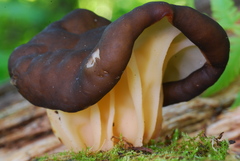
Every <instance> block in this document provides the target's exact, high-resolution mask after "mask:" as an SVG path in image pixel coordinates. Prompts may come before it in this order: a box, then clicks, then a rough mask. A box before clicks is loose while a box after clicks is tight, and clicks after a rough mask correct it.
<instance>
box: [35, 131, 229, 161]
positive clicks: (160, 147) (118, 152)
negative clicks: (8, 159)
mask: <svg viewBox="0 0 240 161" xmlns="http://www.w3.org/2000/svg"><path fill="white" fill-rule="evenodd" d="M220 139H221V135H220V136H219V137H217V138H216V137H207V136H206V135H205V134H204V132H201V133H199V134H198V135H197V136H195V137H190V136H188V135H187V134H185V133H182V132H179V131H178V130H176V131H175V132H174V133H173V135H172V136H170V137H166V139H165V141H159V142H155V141H151V143H149V145H146V146H144V147H133V146H131V144H130V143H128V142H127V141H126V140H125V139H124V138H123V137H122V138H119V143H118V144H117V145H116V146H115V147H114V148H113V149H112V150H110V151H100V152H90V150H89V149H87V150H85V151H80V152H78V153H74V152H72V151H66V152H61V153H57V154H53V155H49V156H43V157H40V158H36V159H34V160H35V161H54V160H56V161H57V160H63V161H72V160H74V161H75V160H89V161H91V160H93V161H108V160H110V161H111V160H118V161H128V160H133V161H135V160H136V161H147V160H156V161H158V160H161V161H164V160H168V161H169V160H171V161H175V160H181V161H185V160H186V161H187V160H197V161H201V160H204V161H205V160H225V159H226V157H227V156H228V152H227V151H228V147H229V143H228V141H226V140H222V141H221V140H220ZM228 158H230V157H228Z"/></svg>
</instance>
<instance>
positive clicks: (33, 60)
mask: <svg viewBox="0 0 240 161" xmlns="http://www.w3.org/2000/svg"><path fill="white" fill-rule="evenodd" d="M228 53H229V41H228V38H227V35H226V33H225V31H224V30H223V29H222V28H221V27H220V26H219V25H218V24H217V23H216V22H215V21H213V20H212V19H210V18H209V17H207V16H205V15H203V14H201V13H199V12H197V11H195V10H193V9H191V8H189V7H183V6H175V5H170V4H167V3H164V2H152V3H147V4H145V5H143V6H140V7H138V8H136V9H134V10H132V11H131V12H129V13H127V14H125V15H123V16H122V17H120V18H119V19H117V20H116V21H115V22H112V23H110V22H109V21H108V20H106V19H104V18H102V17H99V16H97V15H95V14H94V13H92V12H90V11H87V10H82V9H78V10H75V11H73V12H71V13H69V14H68V15H67V16H65V17H64V18H63V19H62V20H60V21H57V22H55V23H53V24H51V25H49V26H48V27H47V28H46V29H45V30H43V31H42V32H41V33H39V34H38V35H37V36H35V37H34V38H33V39H32V40H31V41H29V42H28V43H27V44H25V45H22V46H20V47H19V48H17V49H16V50H15V51H14V52H13V53H12V55H11V57H10V59H9V72H10V76H11V78H12V82H13V83H14V85H15V86H16V87H17V88H18V90H19V92H20V93H21V94H22V95H23V96H24V97H25V98H26V99H28V100H29V101H30V102H31V103H33V104H35V105H38V106H42V107H46V108H48V110H47V112H48V116H49V118H50V121H51V124H52V127H53V130H54V133H55V135H56V136H57V137H58V138H60V140H61V141H62V142H63V143H64V144H65V145H66V146H67V147H69V148H70V149H73V150H75V151H78V150H82V149H85V148H87V147H90V149H91V150H93V151H96V150H108V149H111V148H112V147H113V145H114V142H113V141H112V139H111V138H112V136H115V137H119V136H120V135H122V136H123V137H125V138H126V140H127V141H128V142H130V143H131V144H133V145H134V146H142V145H143V144H146V143H148V142H149V140H150V139H156V138H158V137H159V134H160V132H161V124H162V113H161V108H162V106H163V105H169V104H173V103H178V102H181V101H187V100H189V99H191V98H193V97H195V96H197V95H199V94H200V93H201V92H203V91H204V90H205V89H206V88H207V87H209V86H211V85H212V84H213V83H214V82H215V81H216V80H217V79H218V78H219V77H220V75H221V73H222V72H223V71H224V69H225V66H226V64H227V61H228Z"/></svg>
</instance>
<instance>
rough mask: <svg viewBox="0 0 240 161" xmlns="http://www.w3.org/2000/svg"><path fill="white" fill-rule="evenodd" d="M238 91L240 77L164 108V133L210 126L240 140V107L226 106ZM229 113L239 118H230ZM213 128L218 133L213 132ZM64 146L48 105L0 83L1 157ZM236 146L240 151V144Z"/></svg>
mask: <svg viewBox="0 0 240 161" xmlns="http://www.w3.org/2000/svg"><path fill="white" fill-rule="evenodd" d="M238 91H240V78H239V79H238V80H237V81H235V82H234V83H233V84H232V85H231V86H229V87H228V88H227V89H226V90H224V91H222V92H221V93H218V94H217V95H215V96H213V97H212V98H200V97H198V98H195V99H193V100H191V101H189V102H185V103H180V104H176V105H172V106H168V107H165V108H163V116H164V117H163V118H164V122H163V129H162V136H166V135H168V134H170V133H171V132H172V131H173V130H174V129H176V128H178V129H180V130H182V131H185V132H189V133H191V132H195V131H199V130H206V129H207V132H208V133H209V134H212V135H219V133H220V132H225V133H226V134H227V135H224V136H225V138H230V139H233V138H234V139H235V140H236V141H237V142H240V141H239V140H240V127H239V119H238V117H237V115H238V114H237V112H238V113H240V110H239V109H238V110H236V111H232V110H230V111H228V110H226V109H227V108H228V107H229V106H230V105H231V103H232V102H233V100H234V99H235V97H236V93H237V92H238ZM224 111H227V112H224ZM221 113H222V115H220V114H221ZM229 117H230V118H231V119H233V120H234V119H235V120H234V121H229V119H228V118H229ZM221 120H222V121H221ZM234 123H235V124H234ZM230 125H232V126H230ZM226 127H229V128H226ZM216 129H218V131H217V130H216ZM221 129H222V130H221ZM211 130H212V131H214V132H215V133H211ZM230 134H231V135H230ZM229 136H231V137H229ZM232 136H234V137H232ZM238 139H239V140H238ZM236 145H237V144H236ZM64 150H66V148H65V147H64V145H62V143H60V141H59V140H58V139H57V138H56V137H55V136H54V135H53V133H52V130H51V126H50V123H49V121H48V118H47V115H46V111H45V109H43V108H40V107H35V106H33V105H31V104H30V103H29V102H28V101H26V100H25V99H24V98H23V97H21V96H20V94H18V93H17V91H16V90H15V89H14V88H13V87H12V86H11V85H9V84H7V85H5V86H3V87H0V158H1V159H3V160H5V161H7V160H17V161H19V160H31V159H32V158H34V157H36V156H41V155H45V154H47V153H54V152H59V151H64ZM234 150H235V151H240V149H239V148H236V147H235V148H234Z"/></svg>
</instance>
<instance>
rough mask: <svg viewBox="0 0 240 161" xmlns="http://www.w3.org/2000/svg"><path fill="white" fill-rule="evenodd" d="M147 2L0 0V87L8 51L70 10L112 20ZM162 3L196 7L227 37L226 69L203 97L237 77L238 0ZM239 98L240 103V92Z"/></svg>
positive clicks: (5, 79)
mask: <svg viewBox="0 0 240 161" xmlns="http://www.w3.org/2000/svg"><path fill="white" fill-rule="evenodd" d="M149 1H153V0H129V1H125V0H0V85H1V84H3V83H5V82H8V81H9V76H8V70H7V63H8V57H9V55H10V54H11V52H12V51H13V50H14V49H15V48H16V47H17V46H19V45H21V44H24V43H27V42H28V41H29V40H30V39H31V38H32V37H33V36H34V35H36V34H37V33H39V32H40V31H41V30H43V29H44V28H45V27H46V26H47V25H48V24H50V23H52V22H54V21H57V20H59V19H61V18H62V17H63V16H64V15H66V14H67V13H68V12H70V11H72V10H73V9H76V8H85V9H89V10H91V11H93V12H95V13H96V14H98V15H100V16H103V17H105V18H107V19H109V20H112V21H114V20H115V19H117V18H118V17H120V16H121V15H123V14H124V13H127V12H129V11H130V10H132V9H133V8H135V7H137V6H140V5H142V4H144V3H147V2H149ZM163 1H165V2H168V3H173V4H177V5H187V6H191V7H195V8H197V9H198V10H200V11H201V12H204V13H206V14H209V15H211V16H212V17H213V18H214V19H215V20H217V21H218V22H219V23H220V24H221V25H222V26H223V28H224V29H225V30H226V31H227V32H228V34H229V39H230V41H231V54H230V61H229V63H228V66H227V69H226V70H225V72H224V74H223V75H222V76H221V78H220V80H219V81H218V82H217V83H216V84H215V85H214V86H212V87H211V88H209V89H208V90H207V91H206V92H205V96H209V95H212V94H214V93H216V92H217V91H219V90H221V89H222V88H224V87H226V86H228V85H229V84H230V83H231V82H232V81H234V80H235V79H236V78H237V77H239V76H240V65H239V62H240V56H239V54H240V45H239V44H240V10H239V8H238V7H237V4H238V6H240V0H163ZM210 5H211V7H210ZM238 97H239V99H238V100H239V104H240V93H239V96H238Z"/></svg>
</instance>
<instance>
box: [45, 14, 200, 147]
mask: <svg viewBox="0 0 240 161" xmlns="http://www.w3.org/2000/svg"><path fill="white" fill-rule="evenodd" d="M175 38H176V39H175ZM189 46H191V48H189V49H192V50H191V51H194V52H195V51H197V52H198V54H195V53H189V52H186V50H185V49H188V48H187V47H189ZM193 46H194V45H193V44H192V43H191V42H190V41H189V40H187V39H186V38H185V36H183V35H182V34H181V33H180V31H179V30H177V29H176V28H174V27H172V26H171V24H169V23H168V22H167V20H166V19H163V20H161V21H160V22H158V23H156V24H154V25H152V26H151V27H149V28H147V29H146V30H145V31H144V32H143V33H142V34H141V35H140V37H139V38H138V39H137V41H136V42H135V45H134V50H133V53H132V57H131V59H130V61H129V64H128V66H127V68H126V70H125V71H124V73H123V75H122V77H121V79H120V81H119V83H118V84H117V85H116V86H115V87H114V88H113V89H112V90H111V91H110V92H109V93H108V94H107V95H106V96H104V98H103V99H101V100H100V101H99V102H98V103H97V104H95V105H93V106H91V107H89V108H87V109H85V110H83V111H80V112H77V113H66V112H62V111H58V112H56V111H53V110H47V112H48V116H49V118H50V121H51V124H52V127H53V130H54V133H55V135H56V136H57V137H58V138H60V140H61V141H62V142H63V143H64V144H65V145H66V146H67V147H68V148H69V149H72V150H74V151H79V150H82V149H86V148H87V147H88V148H90V149H91V150H92V151H97V150H109V149H111V148H112V147H113V145H114V144H115V143H114V142H113V140H112V139H111V138H112V136H115V137H120V135H122V136H123V137H124V138H125V139H126V140H127V141H128V142H130V143H132V144H133V146H136V147H137V146H142V145H143V144H145V143H148V142H149V140H150V139H156V138H158V137H159V134H160V132H161V124H162V104H163V94H162V93H163V92H162V82H163V75H165V77H164V81H165V82H166V81H169V80H176V79H178V78H184V77H186V76H187V75H188V74H189V73H191V72H192V71H191V70H188V71H187V72H179V71H175V73H178V74H175V75H174V76H172V74H171V73H170V72H171V70H175V69H182V68H187V69H189V68H190V69H192V70H195V69H197V68H199V67H201V65H202V62H204V61H205V60H202V58H203V57H202V56H201V54H200V52H199V51H198V50H195V49H193ZM183 49H184V50H183ZM181 51H184V52H186V53H187V55H190V56H191V57H192V58H190V59H196V58H195V56H200V59H199V60H197V61H199V62H197V63H196V61H195V62H194V63H193V64H194V65H196V64H199V66H195V67H190V66H189V65H186V66H184V64H185V63H181V62H180V63H176V60H178V59H176V58H174V57H173V56H174V54H178V53H180V55H181V56H179V57H180V58H181V59H180V60H183V59H182V58H184V59H185V57H186V56H184V55H183V54H182V53H181ZM99 52H101V51H99ZM193 55H194V56H193ZM171 58H174V59H175V60H174V59H171ZM203 59H204V58H203ZM169 60H170V61H169ZM168 61H169V62H173V63H174V64H175V65H174V64H173V65H168ZM188 61H189V60H188ZM190 61H192V60H190ZM191 64H192V63H191ZM176 65H177V66H180V67H176ZM165 70H166V73H165V74H164V73H163V72H164V71H165ZM79 99H81V98H79Z"/></svg>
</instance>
